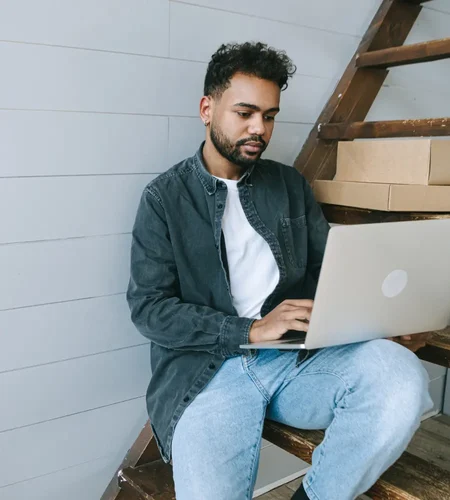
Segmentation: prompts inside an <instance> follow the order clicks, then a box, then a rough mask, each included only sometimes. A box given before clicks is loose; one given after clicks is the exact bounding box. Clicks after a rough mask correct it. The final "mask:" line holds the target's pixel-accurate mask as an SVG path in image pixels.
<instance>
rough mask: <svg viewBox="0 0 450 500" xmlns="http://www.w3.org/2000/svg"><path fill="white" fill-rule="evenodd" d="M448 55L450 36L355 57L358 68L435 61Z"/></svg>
mask: <svg viewBox="0 0 450 500" xmlns="http://www.w3.org/2000/svg"><path fill="white" fill-rule="evenodd" d="M448 57H450V38H443V39H441V40H431V41H428V42H421V43H414V44H412V45H400V46H398V47H390V48H388V49H382V50H372V51H369V52H364V53H363V54H360V55H359V56H358V57H357V58H356V66H357V67H358V68H367V67H370V68H392V67H395V66H402V65H404V64H415V63H423V62H429V61H437V60H439V59H446V58H448Z"/></svg>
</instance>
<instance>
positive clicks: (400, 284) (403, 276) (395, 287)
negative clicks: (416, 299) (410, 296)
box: [381, 269, 408, 298]
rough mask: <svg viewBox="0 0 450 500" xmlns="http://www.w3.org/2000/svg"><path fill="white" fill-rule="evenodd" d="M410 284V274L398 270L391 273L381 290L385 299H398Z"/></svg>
mask: <svg viewBox="0 0 450 500" xmlns="http://www.w3.org/2000/svg"><path fill="white" fill-rule="evenodd" d="M407 284H408V273H407V272H406V271H403V270H401V269H397V270H396V271H392V273H389V274H388V275H387V276H386V278H385V280H384V281H383V285H382V286H381V290H382V292H383V295H384V296H385V297H389V298H392V297H396V296H397V295H399V294H401V293H402V292H403V290H404V289H405V287H406V285H407Z"/></svg>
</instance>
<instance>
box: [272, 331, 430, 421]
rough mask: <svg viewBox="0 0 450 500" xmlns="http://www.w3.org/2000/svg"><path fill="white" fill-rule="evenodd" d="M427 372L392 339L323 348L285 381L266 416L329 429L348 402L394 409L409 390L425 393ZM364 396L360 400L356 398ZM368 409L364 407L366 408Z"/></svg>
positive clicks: (410, 391)
mask: <svg viewBox="0 0 450 500" xmlns="http://www.w3.org/2000/svg"><path fill="white" fill-rule="evenodd" d="M421 379H426V374H425V370H424V369H423V367H422V366H421V365H420V361H419V360H418V358H417V356H416V355H415V354H413V353H412V352H410V351H408V350H407V349H406V348H404V347H402V346H400V345H398V344H396V343H394V342H391V341H388V340H374V341H370V342H362V343H357V344H350V345H344V346H336V347H330V348H326V349H320V350H318V351H317V352H316V353H314V354H313V355H312V356H311V358H309V359H307V360H306V361H305V362H304V363H302V364H300V365H299V366H298V367H297V368H296V370H295V371H293V372H292V373H291V375H290V376H289V377H288V378H287V379H286V381H285V383H284V384H283V386H282V387H280V389H279V391H278V392H277V393H276V394H275V395H274V397H273V398H272V400H271V402H270V404H269V406H268V408H267V418H269V419H272V420H276V421H278V422H282V423H286V424H288V425H291V426H294V427H297V428H300V429H326V428H327V427H328V426H329V425H330V424H331V422H332V420H333V418H334V416H335V412H336V409H337V408H342V407H345V406H346V405H347V404H349V401H351V402H352V404H353V403H355V402H357V403H358V404H359V403H361V405H364V399H366V398H367V399H370V406H372V405H377V406H378V407H379V406H384V407H386V408H387V407H388V406H391V404H392V400H395V399H396V398H402V397H404V394H405V392H406V391H405V388H406V389H410V390H408V392H409V393H410V394H411V393H412V392H414V387H411V388H408V384H409V381H410V382H411V385H415V386H417V390H418V391H420V390H422V391H423V384H421V383H419V382H420V381H421ZM357 395H359V397H356V396H357ZM361 410H363V406H361Z"/></svg>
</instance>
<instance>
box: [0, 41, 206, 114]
mask: <svg viewBox="0 0 450 500" xmlns="http://www.w3.org/2000/svg"><path fill="white" fill-rule="evenodd" d="M0 61H2V78H1V79H0V108H8V109H11V108H20V109H47V110H65V111H101V112H115V113H147V114H153V115H187V116H195V115H196V114H197V113H198V101H199V99H200V97H201V95H202V88H203V78H204V72H205V68H206V64H205V63H195V62H188V61H174V60H170V59H158V58H152V57H142V56H131V55H124V54H113V53H110V52H97V51H89V50H88V51H84V50H76V49H67V48H61V47H48V46H38V45H26V44H25V45H24V44H16V43H1V42H0Z"/></svg>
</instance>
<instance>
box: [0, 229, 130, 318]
mask: <svg viewBox="0 0 450 500" xmlns="http://www.w3.org/2000/svg"><path fill="white" fill-rule="evenodd" d="M130 246H131V236H130V235H117V236H101V237H96V238H79V239H70V240H57V241H46V242H40V243H26V244H12V245H1V246H0V276H1V279H0V310H3V309H10V308H14V307H23V306H31V305H38V304H46V303H49V302H62V301H66V300H72V299H81V298H88V297H98V296H100V295H112V294H117V293H122V292H124V291H125V290H126V288H127V284H128V279H129V254H130Z"/></svg>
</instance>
